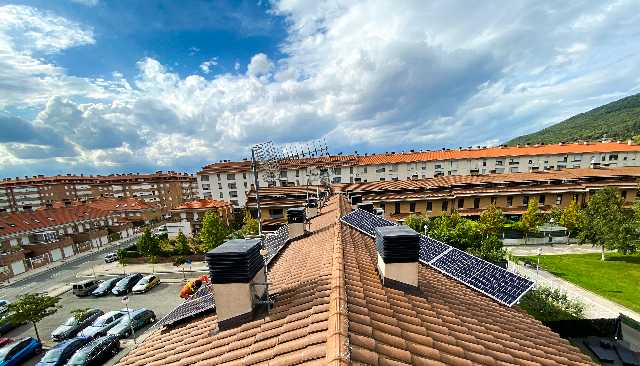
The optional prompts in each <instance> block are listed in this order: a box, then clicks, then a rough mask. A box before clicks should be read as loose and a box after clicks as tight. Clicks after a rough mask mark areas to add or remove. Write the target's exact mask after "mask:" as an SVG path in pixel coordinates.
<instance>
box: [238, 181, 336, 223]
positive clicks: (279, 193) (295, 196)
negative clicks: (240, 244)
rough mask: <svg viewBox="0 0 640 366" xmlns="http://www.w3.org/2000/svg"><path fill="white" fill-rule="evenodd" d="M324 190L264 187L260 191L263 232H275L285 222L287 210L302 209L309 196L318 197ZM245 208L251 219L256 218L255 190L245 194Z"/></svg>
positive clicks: (311, 187) (316, 187)
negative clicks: (249, 212) (248, 211)
mask: <svg viewBox="0 0 640 366" xmlns="http://www.w3.org/2000/svg"><path fill="white" fill-rule="evenodd" d="M322 190H324V188H322V187H318V186H308V187H307V186H304V187H266V188H261V189H260V218H261V222H262V228H263V230H267V231H272V230H276V229H277V228H278V227H279V226H280V225H282V224H284V223H286V222H287V209H289V208H292V207H304V206H305V204H306V203H307V198H308V197H309V196H313V197H316V198H317V197H318V196H319V194H318V193H319V192H320V191H322ZM247 197H248V198H247V203H246V207H247V208H248V209H249V210H251V212H252V215H253V217H258V215H257V210H258V205H257V202H256V192H255V190H251V191H249V193H248V194H247Z"/></svg>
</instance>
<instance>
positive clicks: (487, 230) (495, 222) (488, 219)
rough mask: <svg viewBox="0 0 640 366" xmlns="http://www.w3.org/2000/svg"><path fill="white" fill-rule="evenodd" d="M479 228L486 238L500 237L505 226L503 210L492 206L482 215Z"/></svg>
mask: <svg viewBox="0 0 640 366" xmlns="http://www.w3.org/2000/svg"><path fill="white" fill-rule="evenodd" d="M478 224H479V226H478V228H479V230H480V233H481V234H482V236H483V237H484V238H488V237H491V236H496V237H497V236H498V235H499V234H500V233H501V232H502V228H503V227H504V224H505V218H504V215H503V214H502V210H500V209H499V208H497V207H496V206H495V205H493V204H492V205H490V206H489V207H487V208H486V209H485V210H484V211H482V214H480V220H478Z"/></svg>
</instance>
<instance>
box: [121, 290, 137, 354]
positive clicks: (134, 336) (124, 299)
mask: <svg viewBox="0 0 640 366" xmlns="http://www.w3.org/2000/svg"><path fill="white" fill-rule="evenodd" d="M122 303H123V304H124V305H125V307H126V308H127V317H129V327H131V335H132V336H133V344H137V342H136V332H135V330H134V329H133V322H132V321H131V312H130V311H129V296H127V295H124V296H122Z"/></svg>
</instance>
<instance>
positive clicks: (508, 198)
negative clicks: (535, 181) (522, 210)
mask: <svg viewBox="0 0 640 366" xmlns="http://www.w3.org/2000/svg"><path fill="white" fill-rule="evenodd" d="M511 206H513V197H511V196H509V197H507V207H511Z"/></svg>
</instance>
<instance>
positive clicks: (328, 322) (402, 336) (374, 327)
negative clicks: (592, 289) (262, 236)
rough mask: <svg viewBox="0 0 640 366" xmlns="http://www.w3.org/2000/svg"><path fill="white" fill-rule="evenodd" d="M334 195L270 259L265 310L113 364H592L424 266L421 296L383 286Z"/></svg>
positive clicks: (204, 321) (194, 324)
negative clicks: (306, 228) (306, 231)
mask: <svg viewBox="0 0 640 366" xmlns="http://www.w3.org/2000/svg"><path fill="white" fill-rule="evenodd" d="M347 207H348V204H347V203H346V201H344V199H341V198H338V197H335V196H334V197H333V198H332V199H331V200H330V201H329V205H328V206H327V207H325V208H323V210H322V214H321V215H320V216H318V217H317V218H314V219H313V220H312V231H313V234H312V235H310V236H307V237H305V238H303V239H300V240H297V241H294V242H292V243H290V244H289V245H288V246H287V247H285V248H284V249H283V251H282V252H281V253H280V256H279V257H278V258H277V259H276V260H275V262H273V263H274V264H273V267H272V269H271V270H270V272H269V280H270V282H271V283H273V285H272V286H273V287H272V291H271V292H272V293H273V294H274V295H275V299H276V300H275V303H274V307H273V309H272V311H271V314H270V315H268V316H266V317H264V318H261V319H258V320H254V321H251V322H248V323H245V324H243V325H241V326H239V327H237V328H234V329H230V330H225V331H218V329H217V327H216V322H217V318H216V315H208V316H202V317H200V318H197V319H196V320H193V321H191V322H189V323H185V324H181V325H177V326H174V327H173V328H167V329H163V330H160V329H158V330H155V331H154V333H153V334H151V335H150V336H149V338H147V339H146V340H145V341H144V342H143V343H142V344H141V345H139V346H138V347H137V348H136V349H134V350H133V351H132V352H131V353H130V354H129V355H127V356H126V357H124V358H123V359H122V360H120V362H119V365H131V366H143V365H144V366H147V365H148V366H155V365H168V364H172V365H249V364H264V365H293V364H330V365H347V364H369V365H592V364H593V363H592V362H591V361H590V360H589V358H588V357H587V356H585V355H584V354H582V353H581V352H580V351H579V350H578V349H577V348H575V347H574V346H572V345H570V344H569V342H567V341H566V340H564V339H562V338H560V337H559V336H558V335H557V334H555V333H553V332H552V331H551V330H550V329H549V328H547V327H545V326H544V325H543V324H542V323H540V322H539V321H537V320H534V319H533V318H531V317H530V316H529V315H527V314H525V313H524V312H522V311H520V310H518V309H516V308H509V307H505V306H503V305H501V304H499V303H497V302H495V301H493V300H491V299H490V298H488V297H486V296H484V295H482V294H480V293H478V292H475V291H474V290H471V289H469V288H467V287H465V286H464V285H461V284H460V283H458V282H456V281H454V280H451V279H449V278H448V277H446V276H445V275H443V274H441V273H439V272H436V271H434V270H432V269H430V268H427V267H425V266H420V269H419V279H420V280H419V290H418V291H415V292H411V293H408V292H403V291H400V290H396V289H392V288H388V287H384V286H383V285H382V283H381V281H380V277H379V276H378V272H377V270H376V260H377V259H376V258H377V256H376V252H375V246H374V242H373V239H371V238H369V237H367V236H364V235H363V234H361V233H359V232H357V231H356V230H353V229H351V228H350V227H348V226H346V225H343V224H341V223H340V222H339V217H340V215H341V213H344V212H346V210H347Z"/></svg>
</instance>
